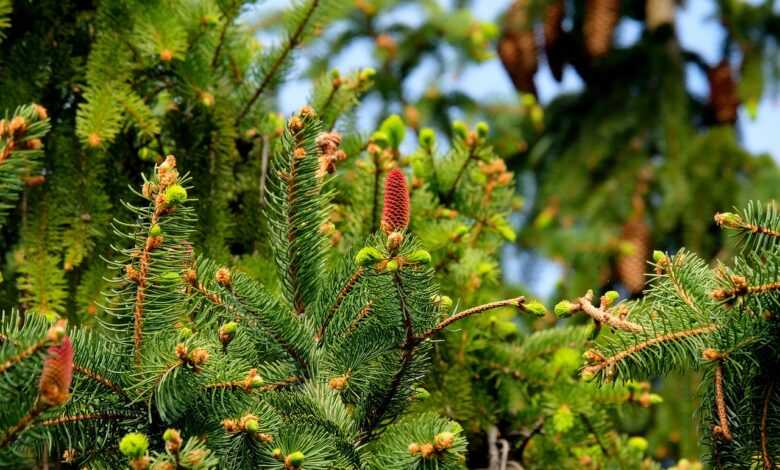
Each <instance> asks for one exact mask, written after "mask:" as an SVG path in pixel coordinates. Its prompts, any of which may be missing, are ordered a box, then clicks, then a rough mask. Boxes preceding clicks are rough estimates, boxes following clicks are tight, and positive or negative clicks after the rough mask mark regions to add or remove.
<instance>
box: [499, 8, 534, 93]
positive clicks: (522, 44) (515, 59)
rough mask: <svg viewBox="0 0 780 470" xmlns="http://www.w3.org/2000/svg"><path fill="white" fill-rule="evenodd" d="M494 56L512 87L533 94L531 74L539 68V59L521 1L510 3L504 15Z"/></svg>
mask: <svg viewBox="0 0 780 470" xmlns="http://www.w3.org/2000/svg"><path fill="white" fill-rule="evenodd" d="M498 56H499V57H500V58H501V63H502V64H504V68H505V69H506V71H507V73H508V74H509V77H510V78H511V79H512V83H513V84H514V85H515V88H516V89H517V90H519V91H522V92H525V93H533V94H536V86H535V85H534V74H535V73H536V70H537V69H538V68H539V58H538V56H537V51H536V38H535V37H534V31H533V25H532V24H531V22H530V19H529V18H528V5H527V2H526V1H525V0H518V1H516V2H515V3H513V4H512V6H511V7H510V8H509V11H508V12H507V14H506V18H505V19H504V28H503V31H502V33H501V37H500V38H499V40H498Z"/></svg>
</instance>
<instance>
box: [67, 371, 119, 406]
mask: <svg viewBox="0 0 780 470" xmlns="http://www.w3.org/2000/svg"><path fill="white" fill-rule="evenodd" d="M73 371H74V372H78V373H79V374H81V375H83V376H84V377H87V378H88V379H90V380H92V381H94V382H97V383H99V384H100V385H102V386H104V387H106V388H107V389H109V390H111V391H112V392H114V393H116V394H117V395H119V396H121V397H122V398H125V399H129V397H128V395H127V393H125V391H124V390H122V387H120V386H119V385H117V384H115V383H114V382H112V381H111V380H109V379H108V378H107V377H104V376H102V375H100V374H98V373H97V372H95V371H93V370H92V369H88V368H86V367H82V366H80V365H77V364H73Z"/></svg>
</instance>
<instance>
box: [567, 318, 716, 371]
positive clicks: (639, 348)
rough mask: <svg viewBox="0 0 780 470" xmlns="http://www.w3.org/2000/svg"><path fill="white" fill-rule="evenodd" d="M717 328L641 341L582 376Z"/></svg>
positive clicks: (705, 328) (700, 328) (683, 331)
mask: <svg viewBox="0 0 780 470" xmlns="http://www.w3.org/2000/svg"><path fill="white" fill-rule="evenodd" d="M718 328H719V326H718V325H714V324H713V325H705V326H700V327H697V328H693V329H690V330H682V331H676V332H674V333H669V334H665V335H661V336H656V337H655V338H650V339H648V340H646V341H642V342H641V343H637V344H635V345H633V346H631V347H630V348H628V349H624V350H623V351H620V352H619V353H617V354H615V355H613V356H610V357H607V358H604V359H603V360H602V361H601V362H599V363H598V364H594V365H592V366H588V367H586V368H584V369H583V370H582V373H583V374H596V373H597V372H599V371H601V370H602V369H605V368H607V367H612V366H614V365H615V364H617V363H619V362H620V361H622V360H624V359H626V358H627V357H629V356H632V355H633V354H636V353H638V352H640V351H642V350H644V349H647V348H649V347H651V346H655V345H657V344H661V343H668V342H671V341H677V340H680V339H682V338H688V337H690V336H699V335H703V334H707V333H712V332H713V331H715V330H717V329H718Z"/></svg>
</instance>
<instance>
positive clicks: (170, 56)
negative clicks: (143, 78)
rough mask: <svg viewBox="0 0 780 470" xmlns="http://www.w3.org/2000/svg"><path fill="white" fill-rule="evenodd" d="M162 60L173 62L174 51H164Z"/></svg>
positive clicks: (161, 54) (162, 51) (161, 52)
mask: <svg viewBox="0 0 780 470" xmlns="http://www.w3.org/2000/svg"><path fill="white" fill-rule="evenodd" d="M160 60H161V61H163V62H170V61H172V60H173V51H171V50H170V49H163V50H161V51H160Z"/></svg>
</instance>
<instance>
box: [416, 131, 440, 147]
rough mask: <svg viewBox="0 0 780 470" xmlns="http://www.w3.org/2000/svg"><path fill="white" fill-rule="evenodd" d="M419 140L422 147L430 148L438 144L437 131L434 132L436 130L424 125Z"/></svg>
mask: <svg viewBox="0 0 780 470" xmlns="http://www.w3.org/2000/svg"><path fill="white" fill-rule="evenodd" d="M418 140H419V142H420V146H421V147H423V148H426V149H430V148H432V147H433V146H434V145H436V132H434V130H433V129H431V128H430V127H423V128H422V129H420V136H419V138H418Z"/></svg>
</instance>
